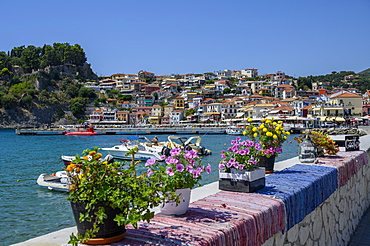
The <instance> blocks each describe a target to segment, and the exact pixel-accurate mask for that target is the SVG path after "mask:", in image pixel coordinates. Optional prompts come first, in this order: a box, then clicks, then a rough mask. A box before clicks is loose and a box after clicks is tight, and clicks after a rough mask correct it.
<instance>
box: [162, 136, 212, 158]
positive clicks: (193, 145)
mask: <svg viewBox="0 0 370 246" xmlns="http://www.w3.org/2000/svg"><path fill="white" fill-rule="evenodd" d="M201 142H202V138H201V137H199V136H193V137H190V138H187V137H178V136H174V135H171V136H168V142H163V143H162V145H163V146H166V147H168V148H169V149H173V148H176V147H177V148H181V149H185V150H194V151H196V152H197V153H198V155H211V154H212V150H209V149H207V148H205V147H204V146H203V145H201ZM162 152H163V153H164V154H166V153H165V152H166V149H164V151H162Z"/></svg>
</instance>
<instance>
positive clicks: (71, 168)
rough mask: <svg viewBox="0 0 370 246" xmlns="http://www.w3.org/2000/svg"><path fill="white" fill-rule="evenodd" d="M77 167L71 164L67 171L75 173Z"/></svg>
mask: <svg viewBox="0 0 370 246" xmlns="http://www.w3.org/2000/svg"><path fill="white" fill-rule="evenodd" d="M75 167H76V165H75V164H69V165H68V166H67V171H73V169H74V168H75Z"/></svg>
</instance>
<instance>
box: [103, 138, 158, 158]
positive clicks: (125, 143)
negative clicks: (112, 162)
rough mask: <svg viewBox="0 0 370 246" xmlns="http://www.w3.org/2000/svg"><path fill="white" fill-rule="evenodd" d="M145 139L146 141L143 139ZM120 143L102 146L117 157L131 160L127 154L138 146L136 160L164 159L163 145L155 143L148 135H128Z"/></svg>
mask: <svg viewBox="0 0 370 246" xmlns="http://www.w3.org/2000/svg"><path fill="white" fill-rule="evenodd" d="M143 140H144V141H143ZM120 142H121V144H120V145H115V146H113V147H110V148H102V150H105V151H108V153H109V154H111V155H112V156H113V157H114V158H116V159H123V160H129V159H131V156H129V155H126V154H127V153H128V152H129V151H130V150H131V149H133V148H135V147H138V151H137V153H136V154H135V159H136V160H147V159H153V158H155V159H156V160H162V154H161V152H162V150H163V145H159V144H154V143H151V142H150V141H149V139H147V138H146V137H127V139H122V140H120Z"/></svg>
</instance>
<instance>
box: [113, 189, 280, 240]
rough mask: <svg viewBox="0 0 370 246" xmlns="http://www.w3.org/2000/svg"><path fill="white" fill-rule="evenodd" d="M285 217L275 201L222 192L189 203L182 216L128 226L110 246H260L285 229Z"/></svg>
mask: <svg viewBox="0 0 370 246" xmlns="http://www.w3.org/2000/svg"><path fill="white" fill-rule="evenodd" d="M285 217H286V216H285V210H284V205H283V203H282V202H281V201H279V200H277V199H273V198H270V197H267V196H263V195H258V194H253V193H248V194H247V193H236V192H227V191H222V192H219V193H217V194H215V195H212V196H208V197H206V198H204V199H201V200H198V201H196V202H194V203H192V204H191V205H190V208H189V210H188V212H187V213H186V214H184V215H181V216H166V215H163V214H157V215H156V216H155V217H154V218H153V219H152V220H151V221H150V223H140V224H139V229H138V230H135V229H133V228H132V227H131V226H128V231H127V233H126V235H125V238H124V239H123V240H122V241H121V242H119V243H116V244H112V245H155V244H159V245H220V246H221V245H223V246H224V245H233V246H234V245H235V246H237V245H250V246H254V245H261V244H262V243H264V242H265V241H266V240H267V239H268V238H270V237H271V236H273V235H274V234H275V233H277V232H279V231H283V230H284V229H285Z"/></svg>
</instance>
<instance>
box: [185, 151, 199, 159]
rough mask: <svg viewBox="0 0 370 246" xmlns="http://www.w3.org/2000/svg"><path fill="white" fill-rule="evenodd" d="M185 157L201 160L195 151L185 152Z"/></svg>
mask: <svg viewBox="0 0 370 246" xmlns="http://www.w3.org/2000/svg"><path fill="white" fill-rule="evenodd" d="M184 157H185V158H186V159H192V158H199V156H198V154H197V152H195V151H194V150H190V151H185V154H184Z"/></svg>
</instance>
